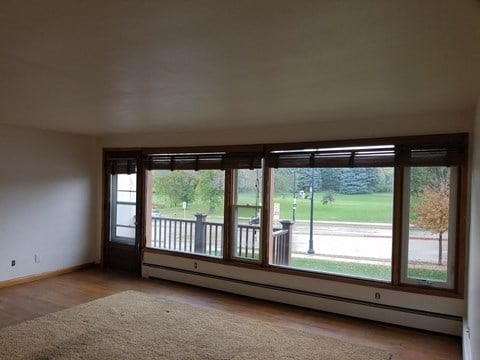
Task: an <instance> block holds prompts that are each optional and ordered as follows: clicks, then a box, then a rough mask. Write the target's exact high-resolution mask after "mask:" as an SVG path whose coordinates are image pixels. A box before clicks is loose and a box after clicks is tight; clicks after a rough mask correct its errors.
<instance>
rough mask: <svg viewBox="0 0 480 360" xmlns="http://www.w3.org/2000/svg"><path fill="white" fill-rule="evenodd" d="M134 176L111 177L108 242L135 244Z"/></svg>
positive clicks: (135, 184)
mask: <svg viewBox="0 0 480 360" xmlns="http://www.w3.org/2000/svg"><path fill="white" fill-rule="evenodd" d="M136 180H137V177H136V174H130V175H128V174H116V175H112V176H111V190H112V193H111V209H110V214H111V217H112V218H111V222H110V224H111V231H110V241H112V242H120V243H126V244H132V245H133V244H135V235H136V231H135V230H136V196H137V182H136Z"/></svg>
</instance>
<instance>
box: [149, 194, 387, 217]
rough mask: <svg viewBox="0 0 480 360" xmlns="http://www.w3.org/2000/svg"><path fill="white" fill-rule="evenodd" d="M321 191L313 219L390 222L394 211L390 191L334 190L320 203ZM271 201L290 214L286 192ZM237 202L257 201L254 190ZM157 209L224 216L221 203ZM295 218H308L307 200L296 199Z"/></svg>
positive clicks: (164, 212) (173, 213) (167, 212)
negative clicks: (330, 197) (357, 192)
mask: <svg viewBox="0 0 480 360" xmlns="http://www.w3.org/2000/svg"><path fill="white" fill-rule="evenodd" d="M322 198H323V193H318V194H315V197H314V209H313V215H314V220H316V221H318V220H324V221H345V222H378V223H391V222H392V212H393V195H392V194H391V193H376V194H360V195H343V194H336V195H335V202H334V203H332V204H326V205H323V204H322ZM274 202H275V203H278V204H280V218H281V219H291V218H292V210H293V208H292V205H293V199H292V198H291V197H288V196H281V195H278V196H276V197H275V198H274ZM238 203H239V204H243V205H247V204H248V205H256V204H257V201H256V199H255V194H253V193H242V194H239V198H238ZM156 209H157V210H159V211H160V213H161V214H162V215H165V216H176V217H184V215H185V217H186V218H190V219H191V218H194V214H195V213H199V212H201V213H204V214H208V215H209V217H208V219H219V218H222V217H223V204H222V205H220V206H218V207H216V208H215V210H214V211H213V212H212V211H211V209H209V207H208V206H207V205H205V204H202V203H199V202H192V203H191V204H189V206H188V209H186V210H185V212H184V210H183V209H182V204H178V206H176V207H175V206H174V207H170V206H168V205H167V202H166V201H163V202H162V204H160V205H158V204H157V206H156ZM254 215H255V210H254V209H240V210H239V216H241V217H245V218H250V217H251V216H254ZM295 218H296V220H310V200H309V199H301V198H299V199H297V208H296V212H295Z"/></svg>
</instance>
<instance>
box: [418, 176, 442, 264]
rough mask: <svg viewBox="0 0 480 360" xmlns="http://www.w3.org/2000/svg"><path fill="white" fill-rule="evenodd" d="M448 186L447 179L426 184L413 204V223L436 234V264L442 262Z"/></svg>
mask: <svg viewBox="0 0 480 360" xmlns="http://www.w3.org/2000/svg"><path fill="white" fill-rule="evenodd" d="M449 194H450V187H449V184H448V182H447V181H443V182H440V183H438V184H435V185H427V186H425V187H424V188H423V189H422V190H421V192H420V201H419V202H418V203H417V204H416V205H414V211H415V215H416V221H415V224H416V225H417V226H418V227H420V228H421V229H424V230H428V231H431V232H432V233H433V234H438V264H439V265H441V264H442V251H443V249H442V237H443V233H445V231H447V230H448V213H449Z"/></svg>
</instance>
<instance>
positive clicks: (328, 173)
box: [321, 168, 342, 192]
mask: <svg viewBox="0 0 480 360" xmlns="http://www.w3.org/2000/svg"><path fill="white" fill-rule="evenodd" d="M341 177H342V169H338V168H323V169H321V179H322V190H324V191H337V192H338V191H340V186H341Z"/></svg>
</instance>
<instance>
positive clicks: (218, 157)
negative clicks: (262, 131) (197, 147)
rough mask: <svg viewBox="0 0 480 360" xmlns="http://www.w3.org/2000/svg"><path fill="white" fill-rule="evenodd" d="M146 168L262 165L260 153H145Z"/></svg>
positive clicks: (230, 167) (255, 166)
mask: <svg viewBox="0 0 480 360" xmlns="http://www.w3.org/2000/svg"><path fill="white" fill-rule="evenodd" d="M144 165H145V168H146V169H147V170H172V171H173V170H213V169H217V170H225V169H258V168H261V167H262V154H260V153H224V152H223V153H222V152H219V153H178V154H147V155H145V156H144Z"/></svg>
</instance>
